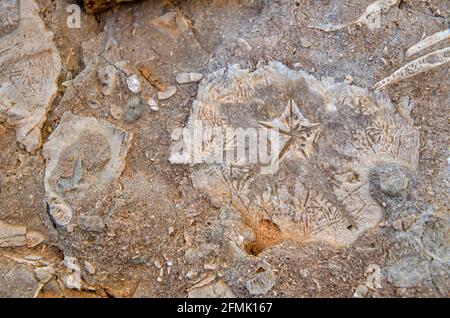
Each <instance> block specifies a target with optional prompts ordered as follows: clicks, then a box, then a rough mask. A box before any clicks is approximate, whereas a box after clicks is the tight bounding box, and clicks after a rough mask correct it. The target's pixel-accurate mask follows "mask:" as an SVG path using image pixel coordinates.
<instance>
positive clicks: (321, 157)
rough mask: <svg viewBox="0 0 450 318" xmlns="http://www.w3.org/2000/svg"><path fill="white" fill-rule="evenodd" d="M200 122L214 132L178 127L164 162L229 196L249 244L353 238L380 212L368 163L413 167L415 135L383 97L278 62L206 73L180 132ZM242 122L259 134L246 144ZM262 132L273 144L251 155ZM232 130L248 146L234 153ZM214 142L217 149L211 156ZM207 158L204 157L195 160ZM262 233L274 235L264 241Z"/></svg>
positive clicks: (398, 185)
mask: <svg viewBox="0 0 450 318" xmlns="http://www.w3.org/2000/svg"><path fill="white" fill-rule="evenodd" d="M199 123H200V124H201V125H202V127H203V128H204V131H206V130H207V129H210V132H211V129H215V132H216V133H214V130H213V134H211V133H208V134H206V133H205V134H206V135H207V136H208V137H206V138H204V139H203V144H199V143H194V142H193V141H194V140H193V139H189V138H192V134H187V135H188V137H184V139H182V141H181V142H175V143H174V149H173V150H174V151H172V154H171V159H173V160H171V162H172V163H173V162H180V163H181V161H184V163H190V164H191V166H192V167H193V172H192V174H191V179H192V183H193V185H194V187H195V188H196V189H198V190H200V191H202V192H203V193H206V194H207V195H208V196H209V198H210V200H211V202H212V203H213V204H214V205H216V206H218V207H222V206H224V205H227V206H228V205H230V204H231V207H232V208H233V209H235V210H236V211H238V212H239V214H240V215H241V220H242V222H243V223H244V224H246V225H247V226H248V227H250V228H251V229H252V230H253V232H254V233H255V234H256V242H255V244H256V246H270V245H271V244H276V243H277V242H280V241H281V240H282V239H288V240H292V241H294V242H301V243H303V242H326V243H329V244H331V245H334V246H336V247H342V246H346V245H348V244H350V243H352V242H353V241H354V240H355V239H356V238H357V237H358V236H359V234H360V233H362V232H364V231H366V230H368V229H370V228H372V227H374V226H376V225H377V224H378V223H379V222H380V220H381V218H382V210H381V208H380V206H379V205H378V203H377V201H375V200H374V198H373V197H372V195H371V191H370V182H369V181H370V172H371V170H372V169H373V168H374V167H375V166H376V165H377V164H382V163H384V162H388V163H398V164H401V165H402V166H405V167H408V169H410V170H412V171H413V170H414V169H415V168H416V167H417V164H418V154H419V133H418V131H417V130H416V129H415V128H414V127H413V126H412V124H411V119H410V118H406V117H405V116H400V115H398V114H396V110H395V107H394V105H393V104H392V103H391V101H390V100H389V99H388V98H387V96H385V95H383V94H381V93H379V92H376V93H371V92H369V91H368V90H367V89H364V88H361V87H358V86H354V85H350V84H347V83H335V82H334V81H333V80H332V79H329V78H325V79H322V80H317V79H316V78H314V77H313V76H311V75H309V74H307V73H306V72H303V71H293V70H291V69H289V68H287V67H286V66H284V65H283V64H281V63H279V62H271V63H270V64H269V65H267V66H263V67H260V68H258V69H257V70H256V71H254V72H250V71H249V70H246V69H241V68H240V67H239V66H230V67H228V68H226V69H221V70H219V71H216V72H214V73H212V74H210V75H208V76H206V77H205V78H204V80H203V81H202V83H201V85H200V87H199V89H198V94H197V99H196V100H195V101H194V103H193V105H192V111H191V116H190V118H189V120H188V124H187V128H188V130H189V131H190V132H192V130H194V129H195V128H196V125H197V124H199ZM248 128H251V129H253V130H251V131H250V132H252V131H253V132H256V134H259V136H256V137H255V138H253V139H250V141H251V140H253V143H252V144H251V145H250V144H249V142H250V141H246V143H245V142H242V140H243V139H242V135H240V136H239V129H241V131H242V130H243V129H245V130H246V131H249V130H248ZM230 129H231V133H230V135H229V136H228V139H226V140H225V138H224V137H223V136H225V134H226V130H228V131H230ZM276 133H277V134H278V139H276V138H275V137H274V136H277V135H276ZM189 136H191V137H189ZM261 137H262V138H263V139H266V140H268V141H267V143H266V145H267V144H272V145H278V150H277V148H276V147H274V148H273V149H272V154H268V155H267V157H266V158H265V159H264V160H261V154H259V155H258V157H256V156H255V157H254V158H259V159H258V160H256V161H251V159H250V157H249V154H248V153H249V151H250V150H253V152H254V153H255V152H256V151H262V152H263V153H266V152H267V153H268V152H269V151H267V146H264V145H265V144H264V143H261V144H258V140H259V139H257V138H261ZM239 138H240V141H241V144H240V147H244V149H247V151H246V152H241V155H240V156H239V155H236V154H239V152H238V149H239V148H238V144H239ZM252 147H253V148H252ZM259 148H261V149H259ZM215 149H221V152H220V151H219V159H220V160H219V161H218V160H217V152H215ZM223 153H225V155H223V156H222V157H220V156H221V155H222V154H223ZM195 154H199V157H200V159H201V160H199V161H196V160H197V159H196V158H195ZM226 154H233V156H231V159H230V158H229V157H226ZM180 158H182V160H181V159H180ZM175 159H177V160H178V159H180V160H178V161H177V160H175ZM206 162H207V163H211V162H212V163H213V164H207V165H205V164H203V165H202V163H206ZM400 177H402V178H401V179H399V178H400ZM399 178H397V179H395V180H391V179H389V178H387V177H386V178H385V179H384V181H383V188H384V190H385V191H388V192H390V193H394V192H395V193H397V192H399V191H402V190H404V189H405V187H407V185H408V184H407V180H406V179H405V176H403V175H401V176H400V175H399ZM269 220H270V221H269ZM267 222H269V223H270V222H271V225H270V226H266V225H267V224H268V223H267ZM267 231H269V232H267ZM267 233H272V234H273V235H272V234H270V235H269V237H270V240H269V241H267V235H266V234H267ZM265 240H266V241H265ZM237 243H238V244H240V245H241V243H239V242H237ZM255 244H254V245H255ZM241 246H242V245H241Z"/></svg>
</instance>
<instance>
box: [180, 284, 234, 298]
mask: <svg viewBox="0 0 450 318" xmlns="http://www.w3.org/2000/svg"><path fill="white" fill-rule="evenodd" d="M234 297H235V296H234V294H233V292H232V291H231V289H230V287H228V285H227V284H226V283H225V282H224V281H223V280H219V281H217V282H215V283H213V284H210V285H206V286H201V287H198V288H193V289H192V290H190V291H189V295H188V298H234Z"/></svg>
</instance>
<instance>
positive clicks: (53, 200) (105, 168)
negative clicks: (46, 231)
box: [43, 112, 132, 228]
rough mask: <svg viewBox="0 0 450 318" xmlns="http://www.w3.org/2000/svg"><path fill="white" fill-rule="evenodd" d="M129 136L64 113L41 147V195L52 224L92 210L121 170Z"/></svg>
mask: <svg viewBox="0 0 450 318" xmlns="http://www.w3.org/2000/svg"><path fill="white" fill-rule="evenodd" d="M131 139H132V134H131V133H128V132H126V131H123V130H121V129H119V128H116V127H114V126H112V125H110V124H108V123H106V122H104V121H100V120H97V119H95V118H89V117H78V116H75V115H73V114H72V113H70V112H66V113H64V115H63V116H62V118H61V122H60V124H59V126H58V127H57V128H56V129H55V131H54V132H53V133H52V134H51V135H50V137H49V138H48V140H47V142H46V143H45V145H44V149H43V155H44V158H45V159H46V172H45V178H44V182H45V195H46V201H47V204H48V207H49V213H50V215H51V217H52V219H53V221H55V223H57V224H58V225H60V226H67V225H69V224H70V223H71V221H72V217H73V211H76V210H77V211H84V210H89V209H88V207H90V208H91V209H92V206H95V202H97V200H98V198H99V197H100V195H101V193H103V192H109V191H110V190H111V184H113V182H114V181H115V180H116V179H117V178H118V177H119V176H120V174H121V173H122V170H123V169H124V166H125V157H126V155H127V152H128V149H129V147H130V143H131ZM86 220H89V218H87V219H86V218H84V221H86ZM90 220H92V217H90ZM82 223H83V222H82ZM84 223H85V224H87V223H88V222H84ZM97 223H100V222H97ZM89 226H90V225H89ZM89 226H87V227H89ZM91 227H92V226H91ZM93 227H95V226H93ZM99 227H101V226H97V227H96V228H99Z"/></svg>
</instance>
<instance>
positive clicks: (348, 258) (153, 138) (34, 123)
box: [0, 0, 450, 297]
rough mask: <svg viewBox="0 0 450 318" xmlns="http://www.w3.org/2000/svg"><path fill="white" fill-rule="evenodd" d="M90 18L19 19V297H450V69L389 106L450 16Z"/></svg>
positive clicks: (417, 80) (237, 10)
mask: <svg viewBox="0 0 450 318" xmlns="http://www.w3.org/2000/svg"><path fill="white" fill-rule="evenodd" d="M76 2H77V1H72V0H61V1H50V0H2V1H0V66H1V67H0V149H1V151H0V296H1V297H448V296H449V286H450V278H449V275H450V268H449V264H450V263H449V193H450V192H449V191H450V189H449V182H450V181H449V178H450V153H449V131H448V105H449V104H450V96H449V86H450V80H449V77H448V63H447V64H445V63H444V60H445V59H446V58H447V57H444V58H443V59H442V60H441V61H437V62H439V63H442V64H439V67H434V68H432V69H429V70H427V71H424V72H421V73H420V74H417V75H415V76H412V77H409V78H407V79H403V80H400V81H396V82H395V83H393V84H392V85H388V86H385V87H383V89H379V90H376V89H374V85H375V84H376V83H377V82H380V81H382V80H383V79H385V78H388V77H389V76H390V75H391V74H393V73H394V72H395V71H396V70H398V69H399V68H401V67H402V66H404V65H407V64H408V63H410V62H411V61H412V60H413V59H414V58H417V56H416V57H411V56H410V54H407V53H406V52H407V51H408V49H409V48H410V47H412V46H414V45H415V44H416V43H418V42H419V41H421V40H422V39H424V38H425V37H426V36H429V35H432V34H434V33H437V32H440V31H443V30H446V29H447V28H448V25H449V15H450V6H449V3H448V1H440V0H430V1H420V0H403V1H395V0H394V1H392V0H387V1H377V3H376V5H373V3H374V2H375V1H372V0H358V1H350V0H344V1H342V0H327V1H308V0H298V1H297V0H296V1H291V0H289V1H288V0H280V1H264V0H251V1H240V0H227V1H224V0H214V1H206V0H187V1H176V0H170V1H169V0H168V1H155V0H141V1H95V0H85V1H83V2H84V6H83V7H82V8H81V10H80V17H79V18H80V28H72V26H73V24H68V23H67V19H68V18H69V16H70V15H72V14H76V12H75V13H74V12H73V11H69V12H68V11H67V7H68V6H69V5H73V4H75V3H76ZM79 3H81V2H79ZM70 12H72V13H70ZM93 13H95V14H93ZM72 18H73V16H72ZM443 34H444V33H443ZM449 44H450V43H449V40H448V38H443V40H442V41H440V42H439V43H435V44H434V45H433V46H432V47H427V48H426V49H425V51H424V52H423V55H425V54H429V53H430V52H433V51H435V50H442V52H446V49H445V48H446V47H448V46H449ZM425 66H426V65H425ZM199 120H201V121H202V123H203V124H204V125H206V126H208V127H211V128H216V130H219V131H220V130H225V129H227V128H243V129H246V128H255V129H261V130H263V131H266V132H270V131H279V132H280V156H279V157H278V159H277V160H275V161H270V160H269V161H270V162H271V163H276V164H277V167H278V169H276V170H274V171H271V173H267V171H268V170H267V168H268V167H267V165H265V164H261V163H258V164H247V163H245V160H243V159H244V158H243V157H239V156H237V157H235V158H234V159H235V160H234V161H231V162H226V163H206V162H200V163H196V162H193V161H192V160H191V159H193V158H192V157H191V153H190V152H189V151H188V150H189V149H188V148H189V147H187V145H186V140H181V139H180V138H179V137H180V135H179V134H177V133H175V132H177V131H179V129H180V128H188V129H190V128H193V127H194V126H195V122H196V121H199ZM236 139H237V136H236V135H232V136H231V138H230V140H236ZM218 141H219V139H216V138H215V137H211V136H209V138H207V139H206V142H205V143H204V145H203V147H202V148H201V149H197V150H199V151H200V153H202V154H203V155H204V157H206V158H208V159H211V157H210V156H211V153H212V152H211V150H212V149H214V145H216V144H217V143H218ZM270 141H271V142H272V141H274V140H270ZM225 149H226V150H227V151H233V153H234V151H235V150H237V149H236V146H235V144H234V143H233V142H230V143H229V144H227V146H226V148H225ZM247 150H248V149H247ZM269 158H270V159H271V158H272V157H269ZM274 158H277V157H274Z"/></svg>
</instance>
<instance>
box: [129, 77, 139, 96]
mask: <svg viewBox="0 0 450 318" xmlns="http://www.w3.org/2000/svg"><path fill="white" fill-rule="evenodd" d="M127 86H128V89H129V90H130V92H132V93H133V94H138V93H139V92H140V91H141V82H139V78H138V76H137V75H136V74H133V75H131V76H129V77H128V78H127Z"/></svg>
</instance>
